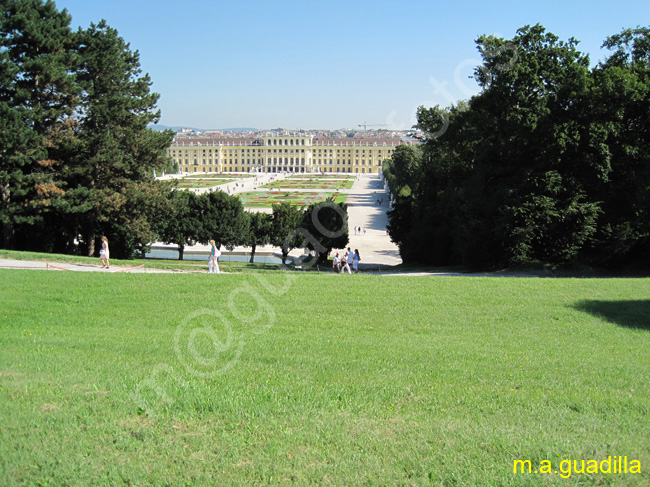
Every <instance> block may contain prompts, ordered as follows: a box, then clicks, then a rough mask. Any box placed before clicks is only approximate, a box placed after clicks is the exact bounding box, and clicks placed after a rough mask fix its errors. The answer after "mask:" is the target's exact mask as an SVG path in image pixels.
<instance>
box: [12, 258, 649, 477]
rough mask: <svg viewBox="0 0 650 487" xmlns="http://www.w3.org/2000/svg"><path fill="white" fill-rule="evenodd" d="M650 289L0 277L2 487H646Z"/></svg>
mask: <svg viewBox="0 0 650 487" xmlns="http://www.w3.org/2000/svg"><path fill="white" fill-rule="evenodd" d="M649 291H650V281H649V280H647V279H593V280H578V279H513V278H460V277H459V278H441V277H438V278H409V277H393V278H389V277H379V276H339V275H321V276H314V275H302V274H299V273H298V274H285V273H277V274H248V275H221V276H210V275H175V274H170V275H126V274H113V275H107V274H91V273H88V274H86V273H64V272H61V273H43V272H37V271H6V270H5V271H0V350H1V351H2V352H1V353H0V484H1V485H7V486H12V485H80V486H81V485H84V486H85V485H107V486H108V485H169V486H178V485H290V484H291V485H310V484H318V485H337V486H340V485H529V486H532V485H563V486H565V485H647V484H648V480H649V477H648V468H650V444H649V443H648V438H650V419H649V416H648V412H649V408H650V404H649V402H648V396H649V393H650V360H648V358H649V350H650V324H649V318H648V317H649V316H650V298H649ZM609 455H621V456H628V458H629V459H630V460H632V459H636V460H639V461H640V462H641V465H642V469H643V470H642V473H641V474H602V473H595V474H586V473H585V474H575V473H574V474H573V475H571V476H570V477H568V478H566V479H563V478H561V477H560V475H559V474H516V475H515V474H513V461H514V460H516V459H529V460H531V461H532V464H533V467H536V466H537V465H538V464H539V463H540V462H541V461H543V460H550V461H551V462H553V465H554V466H555V467H557V466H558V465H559V462H560V461H561V460H565V459H571V460H573V459H576V460H583V459H584V460H590V459H596V460H599V461H600V460H603V459H606V458H607V456H609Z"/></svg>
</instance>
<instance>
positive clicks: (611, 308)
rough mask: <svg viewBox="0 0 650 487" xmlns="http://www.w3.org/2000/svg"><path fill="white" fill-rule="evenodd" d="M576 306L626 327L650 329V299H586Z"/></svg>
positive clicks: (575, 306)
mask: <svg viewBox="0 0 650 487" xmlns="http://www.w3.org/2000/svg"><path fill="white" fill-rule="evenodd" d="M574 308H575V309H577V310H580V311H585V312H587V313H590V314H592V315H594V316H599V317H602V318H603V319H605V320H607V321H609V322H611V323H616V324H617V325H619V326H624V327H626V328H635V329H640V330H646V331H650V299H639V300H627V301H598V300H585V301H581V302H580V303H578V304H576V305H574Z"/></svg>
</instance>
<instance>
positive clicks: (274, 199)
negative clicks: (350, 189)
mask: <svg viewBox="0 0 650 487" xmlns="http://www.w3.org/2000/svg"><path fill="white" fill-rule="evenodd" d="M236 196H238V197H239V198H240V199H241V202H242V204H243V205H244V207H246V208H270V207H271V206H273V205H275V204H278V203H290V204H292V205H297V206H308V205H311V204H314V203H320V202H322V201H326V200H328V199H331V200H333V201H334V202H335V203H344V202H345V194H342V193H338V192H317V191H300V192H295V193H293V192H290V191H268V192H264V191H252V192H248V193H239V194H237V195H236Z"/></svg>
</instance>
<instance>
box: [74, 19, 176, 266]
mask: <svg viewBox="0 0 650 487" xmlns="http://www.w3.org/2000/svg"><path fill="white" fill-rule="evenodd" d="M77 40H78V56H79V59H80V65H79V68H78V71H77V79H78V82H79V84H80V86H81V87H82V89H83V92H82V97H81V102H80V104H79V106H78V107H77V108H76V114H77V115H76V116H77V120H78V127H77V130H76V138H75V139H73V140H71V141H70V144H69V146H68V147H67V150H68V152H69V154H70V159H69V163H68V164H67V165H66V167H65V170H64V172H63V177H64V178H65V180H66V182H67V191H66V200H67V202H68V205H69V209H67V210H66V211H67V213H68V214H71V215H73V217H72V218H69V219H67V221H68V222H69V223H70V224H71V225H74V228H75V230H76V231H77V232H78V233H79V234H81V235H82V236H83V240H84V241H85V242H86V243H87V245H88V247H87V254H88V255H93V254H94V248H95V242H96V241H97V237H98V236H99V235H100V234H107V233H109V229H113V230H112V231H113V232H115V231H117V232H118V233H120V234H122V235H123V236H124V235H126V234H127V233H129V234H131V233H132V232H136V233H135V234H134V235H132V236H131V237H129V240H136V241H143V240H146V238H147V236H148V235H150V229H149V228H148V226H147V225H144V221H142V220H141V225H133V222H134V218H133V215H132V214H131V213H130V211H129V210H131V209H136V210H137V211H140V212H144V213H147V212H148V211H147V210H146V209H145V207H146V205H148V204H149V203H148V201H147V200H144V199H143V198H141V197H138V198H137V202H136V201H133V200H131V199H130V198H129V196H131V195H139V193H140V194H142V193H143V194H155V193H156V189H154V188H150V189H149V188H147V186H154V185H156V184H158V183H157V182H156V181H155V179H154V171H156V170H161V169H162V168H163V167H165V166H166V165H168V164H169V162H170V161H169V159H168V157H167V156H166V148H167V147H169V145H170V144H171V140H172V137H173V134H172V133H171V132H170V131H165V132H157V131H153V130H151V129H149V128H148V125H149V124H151V123H156V122H157V121H158V120H159V118H160V112H159V111H158V110H157V109H156V103H157V100H158V98H159V95H158V94H157V93H152V92H150V86H151V80H150V78H149V76H148V75H142V72H141V69H140V59H139V53H138V52H137V51H135V52H133V51H131V49H130V47H129V44H127V43H126V42H125V41H124V39H122V38H121V37H120V36H119V35H118V33H117V31H116V30H115V29H113V28H111V27H109V26H108V25H107V24H106V23H105V22H104V21H101V22H100V23H99V24H97V25H94V24H91V26H90V28H89V29H87V30H81V29H80V30H79V32H78V33H77ZM136 203H137V204H136ZM151 204H152V205H155V202H151ZM121 227H124V228H123V229H122V230H120V228H121ZM115 229H117V230H115ZM113 241H115V237H113ZM113 248H115V247H113ZM127 253H128V250H127ZM127 256H128V255H122V257H127Z"/></svg>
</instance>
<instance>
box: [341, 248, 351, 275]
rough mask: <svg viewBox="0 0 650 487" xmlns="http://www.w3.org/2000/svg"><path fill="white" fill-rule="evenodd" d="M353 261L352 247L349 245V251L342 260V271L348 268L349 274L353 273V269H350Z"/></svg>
mask: <svg viewBox="0 0 650 487" xmlns="http://www.w3.org/2000/svg"><path fill="white" fill-rule="evenodd" d="M351 261H352V252H350V247H348V251H347V252H346V253H345V254H344V255H343V259H342V260H341V272H343V271H345V270H347V271H348V274H352V271H351V270H350V262H351Z"/></svg>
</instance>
